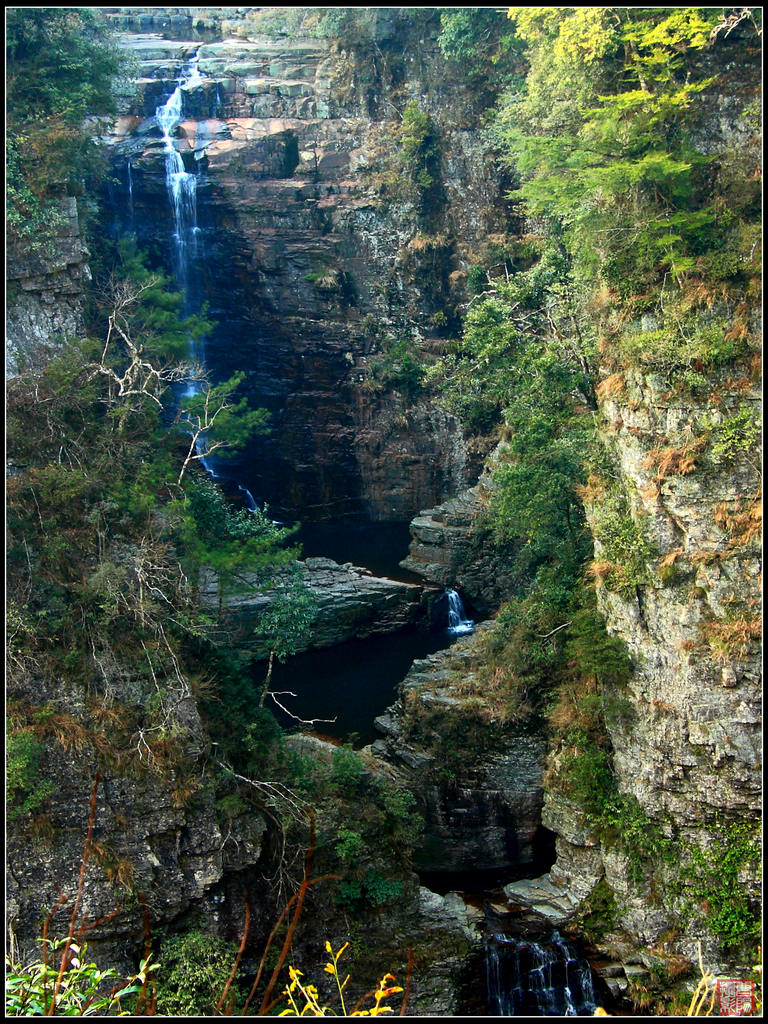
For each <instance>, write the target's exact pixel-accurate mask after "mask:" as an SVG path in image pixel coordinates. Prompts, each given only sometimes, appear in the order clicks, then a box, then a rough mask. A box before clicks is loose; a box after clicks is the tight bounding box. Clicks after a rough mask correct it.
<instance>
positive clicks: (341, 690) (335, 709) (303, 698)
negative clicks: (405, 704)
mask: <svg viewBox="0 0 768 1024" xmlns="http://www.w3.org/2000/svg"><path fill="white" fill-rule="evenodd" d="M454 639H455V638H454V637H452V636H451V635H450V634H448V633H447V632H444V631H424V630H418V629H412V630H408V631H403V632H400V633H394V634H389V635H387V636H374V637H370V638H368V639H367V640H350V641H348V642H347V643H345V644H337V645H336V646H335V647H328V648H323V649H319V650H314V651H308V652H307V653H306V654H299V655H297V656H296V657H295V658H291V659H290V660H289V661H287V662H286V663H285V664H283V665H280V664H275V669H274V673H273V676H272V689H273V690H275V691H278V690H281V691H291V692H292V693H294V694H295V697H292V696H289V695H288V694H283V695H281V696H279V698H278V699H279V700H280V702H281V703H282V704H284V705H285V706H286V707H287V708H288V710H289V711H291V712H292V713H293V714H295V715H298V716H299V717H300V718H304V719H310V718H314V719H333V721H318V722H317V723H316V724H315V725H314V726H313V731H315V732H317V733H320V734H322V735H325V736H329V737H331V738H333V739H336V740H339V741H341V742H347V741H351V742H352V743H353V745H354V746H355V747H362V746H365V745H366V744H368V743H372V742H373V740H375V739H377V738H378V737H379V736H380V734H379V733H378V732H377V731H376V729H375V728H374V725H373V720H374V718H376V716H377V715H380V714H382V713H383V712H384V711H385V710H386V709H387V708H388V707H389V705H390V704H393V703H394V701H395V700H396V699H397V688H398V685H399V684H400V683H401V682H402V680H403V679H404V678H405V676H406V674H407V672H408V670H409V668H410V667H411V663H412V662H413V660H414V659H415V658H424V657H426V656H427V655H428V654H432V653H433V652H435V651H439V650H442V648H444V647H448V646H449V645H450V644H451V643H452V642H453V640H454ZM265 671H266V665H265V663H264V662H259V663H258V664H257V665H256V666H255V667H254V674H253V680H254V682H255V683H260V682H261V681H262V680H263V678H264V674H265ZM267 706H269V707H270V710H272V711H273V712H274V713H275V716H276V717H277V720H278V721H279V722H280V724H281V725H282V726H283V728H285V729H287V730H288V731H289V732H294V731H296V729H297V728H298V725H299V723H297V722H296V721H295V720H294V719H291V718H290V717H289V716H288V715H286V714H284V713H283V712H282V711H281V710H280V709H279V708H278V707H277V706H276V705H275V704H274V702H272V701H270V700H269V699H268V700H267Z"/></svg>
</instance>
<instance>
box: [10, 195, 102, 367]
mask: <svg viewBox="0 0 768 1024" xmlns="http://www.w3.org/2000/svg"><path fill="white" fill-rule="evenodd" d="M56 205H57V207H58V216H57V217H56V218H55V219H56V222H57V223H56V224H55V225H54V226H53V228H52V237H51V238H50V239H49V240H48V241H46V242H45V243H43V242H40V241H39V240H37V241H36V240H34V239H30V240H18V239H17V240H13V239H11V240H10V241H9V244H8V248H7V250H6V271H5V273H6V285H7V300H6V350H5V361H6V373H7V374H8V375H9V376H13V375H14V374H16V373H17V372H18V371H19V370H20V369H21V368H22V367H28V366H30V365H32V366H41V365H44V363H45V362H46V360H47V359H49V358H50V356H51V354H52V353H53V352H55V350H56V348H57V347H58V345H60V344H61V342H62V341H63V340H64V339H66V338H73V337H78V336H79V335H80V334H82V330H83V300H84V296H85V293H86V291H87V288H88V285H89V283H90V280H91V274H90V270H89V269H88V262H87V260H88V251H87V249H86V247H85V245H84V243H83V241H82V239H81V237H80V227H79V221H78V215H77V202H76V200H75V199H74V198H72V197H66V198H61V199H60V200H59V201H58V203H57V204H56Z"/></svg>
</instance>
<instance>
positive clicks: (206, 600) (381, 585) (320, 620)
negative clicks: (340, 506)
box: [200, 558, 428, 653]
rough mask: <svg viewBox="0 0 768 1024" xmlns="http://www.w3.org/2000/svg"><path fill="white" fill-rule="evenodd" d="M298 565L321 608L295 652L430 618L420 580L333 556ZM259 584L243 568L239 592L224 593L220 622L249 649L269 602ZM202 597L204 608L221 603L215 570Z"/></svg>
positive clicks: (205, 581) (205, 578)
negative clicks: (375, 572) (393, 575)
mask: <svg viewBox="0 0 768 1024" xmlns="http://www.w3.org/2000/svg"><path fill="white" fill-rule="evenodd" d="M298 567H299V571H300V577H301V582H302V583H303V585H304V586H305V587H306V588H307V590H309V592H310V593H311V595H312V597H313V598H314V600H315V602H316V607H317V611H316V613H315V617H314V619H313V623H312V627H311V632H310V633H309V634H308V635H307V639H306V642H305V643H304V644H303V645H300V646H299V647H298V648H297V651H296V653H299V652H300V651H303V650H309V649H311V648H313V647H331V646H333V645H334V644H340V643H344V642H345V641H346V640H352V639H353V638H359V639H365V638H366V637H369V636H376V635H380V634H384V633H395V632H397V631H398V630H400V629H405V628H407V627H409V626H415V625H418V624H422V625H425V624H426V623H427V621H428V607H427V605H428V602H427V600H426V597H427V592H426V591H425V588H423V587H421V586H419V585H418V584H414V583H403V582H400V581H398V580H390V579H381V578H380V577H378V576H374V575H372V573H371V572H369V570H368V569H363V568H360V567H359V566H354V565H350V564H349V563H347V564H345V565H339V563H338V562H334V561H333V560H332V559H330V558H307V559H305V560H304V561H303V562H299V563H298ZM249 584H250V586H249ZM260 584H261V581H260V580H259V578H258V577H257V576H256V575H255V574H254V575H251V576H249V574H248V573H247V572H243V573H241V574H240V576H239V579H238V587H237V589H236V592H232V593H224V595H223V596H222V597H221V624H222V626H223V627H224V628H225V629H227V630H228V631H230V632H231V634H232V642H233V643H234V644H235V645H237V646H239V647H241V648H243V649H245V650H248V649H249V647H251V648H252V646H253V645H254V643H255V642H257V640H258V632H257V630H258V621H259V616H260V614H261V613H262V612H263V611H264V610H265V609H266V608H267V607H268V605H269V601H270V598H269V596H268V594H265V593H264V591H263V587H262V586H261V585H260ZM200 602H201V605H202V607H203V608H204V609H205V608H207V609H216V608H218V607H219V604H220V595H219V582H218V578H217V576H216V575H215V574H214V573H213V572H206V573H205V574H204V576H203V578H202V579H201V584H200Z"/></svg>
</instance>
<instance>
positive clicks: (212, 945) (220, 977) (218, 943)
mask: <svg viewBox="0 0 768 1024" xmlns="http://www.w3.org/2000/svg"><path fill="white" fill-rule="evenodd" d="M236 954H237V946H236V945H234V944H233V943H229V942H225V941H224V940H223V939H219V938H217V937H216V936H214V935H207V934H204V933H203V932H200V931H191V932H188V933H187V934H186V935H181V936H178V937H174V938H171V939H167V940H166V941H165V942H163V943H162V945H161V947H160V953H159V957H158V959H159V960H160V962H161V964H162V967H163V970H162V975H161V977H160V978H159V979H158V985H157V1011H158V1013H159V1014H162V1015H164V1016H168V1017H198V1016H206V1015H207V1016H213V1015H214V1013H215V1011H216V1006H217V1003H218V1001H219V999H220V997H221V994H222V992H223V991H224V986H225V984H226V982H227V978H228V977H229V975H230V972H231V970H232V964H233V963H234V961H235V956H236Z"/></svg>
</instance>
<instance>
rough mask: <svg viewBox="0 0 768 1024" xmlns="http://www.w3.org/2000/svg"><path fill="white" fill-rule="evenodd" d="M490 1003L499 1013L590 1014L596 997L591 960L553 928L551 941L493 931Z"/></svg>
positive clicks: (488, 972)
mask: <svg viewBox="0 0 768 1024" xmlns="http://www.w3.org/2000/svg"><path fill="white" fill-rule="evenodd" d="M485 957H486V960H485V962H486V979H487V985H488V1008H489V1011H490V1012H491V1013H492V1014H493V1016H496V1017H591V1016H592V1015H593V1014H594V1011H595V1008H596V1006H597V1002H596V1000H595V992H594V988H593V984H592V971H591V969H590V966H589V964H588V963H587V961H586V960H584V959H581V958H580V957H578V956H577V955H576V952H575V951H574V949H573V948H572V947H571V946H570V945H569V944H568V943H567V942H566V941H565V940H564V939H563V938H562V937H561V936H560V933H559V932H553V933H552V936H551V939H550V941H549V942H548V943H545V944H540V943H538V942H532V941H530V940H527V939H525V940H524V939H515V938H513V937H511V936H509V935H503V934H500V933H495V932H492V933H490V934H489V935H487V936H486V939H485Z"/></svg>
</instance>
